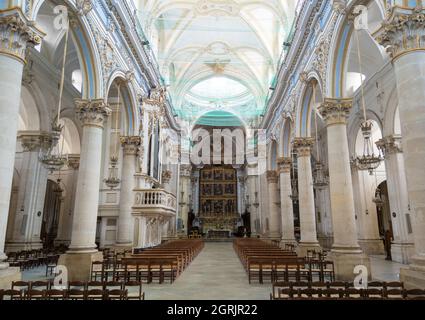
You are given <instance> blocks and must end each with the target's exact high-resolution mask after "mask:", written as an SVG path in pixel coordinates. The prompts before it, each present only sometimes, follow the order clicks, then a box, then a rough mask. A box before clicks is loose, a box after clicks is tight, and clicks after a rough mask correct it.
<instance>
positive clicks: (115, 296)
mask: <svg viewBox="0 0 425 320" xmlns="http://www.w3.org/2000/svg"><path fill="white" fill-rule="evenodd" d="M107 299H108V300H127V290H122V289H114V290H108V291H107Z"/></svg>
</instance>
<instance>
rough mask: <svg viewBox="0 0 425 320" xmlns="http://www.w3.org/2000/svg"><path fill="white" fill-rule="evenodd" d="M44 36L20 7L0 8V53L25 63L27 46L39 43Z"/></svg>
mask: <svg viewBox="0 0 425 320" xmlns="http://www.w3.org/2000/svg"><path fill="white" fill-rule="evenodd" d="M44 36H45V34H44V33H43V32H42V31H40V30H39V29H37V28H36V27H35V22H34V21H30V20H28V19H27V17H26V16H25V15H24V14H23V13H22V11H21V9H20V8H12V9H7V10H0V54H5V55H9V56H11V57H13V58H16V59H18V60H19V61H21V62H23V63H25V55H26V49H27V46H28V45H38V44H40V43H41V39H42V38H43V37H44Z"/></svg>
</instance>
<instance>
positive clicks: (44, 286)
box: [30, 281, 50, 291]
mask: <svg viewBox="0 0 425 320" xmlns="http://www.w3.org/2000/svg"><path fill="white" fill-rule="evenodd" d="M30 288H31V290H45V291H46V290H49V289H50V282H49V281H34V282H31V283H30Z"/></svg>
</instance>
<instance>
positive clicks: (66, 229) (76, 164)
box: [55, 154, 80, 245]
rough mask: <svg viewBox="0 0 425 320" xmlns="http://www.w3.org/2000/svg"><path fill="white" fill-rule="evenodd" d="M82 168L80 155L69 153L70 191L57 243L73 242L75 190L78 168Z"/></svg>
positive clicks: (60, 221)
mask: <svg viewBox="0 0 425 320" xmlns="http://www.w3.org/2000/svg"><path fill="white" fill-rule="evenodd" d="M79 168H80V155H79V154H70V155H68V172H67V174H68V178H67V181H68V182H67V184H66V185H67V186H69V189H68V190H69V191H68V192H67V194H66V197H65V201H64V206H63V211H62V214H61V215H60V217H59V223H58V236H57V237H56V240H55V244H58V245H59V244H65V245H69V244H70V242H71V231H72V230H71V228H72V213H73V212H74V204H75V192H76V189H77V179H78V169H79Z"/></svg>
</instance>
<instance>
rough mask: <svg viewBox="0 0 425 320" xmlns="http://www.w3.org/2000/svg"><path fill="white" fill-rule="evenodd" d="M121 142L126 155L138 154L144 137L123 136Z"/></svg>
mask: <svg viewBox="0 0 425 320" xmlns="http://www.w3.org/2000/svg"><path fill="white" fill-rule="evenodd" d="M121 144H122V146H123V149H124V154H125V155H137V153H138V152H139V148H140V145H141V144H142V138H141V137H139V136H126V137H121Z"/></svg>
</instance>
